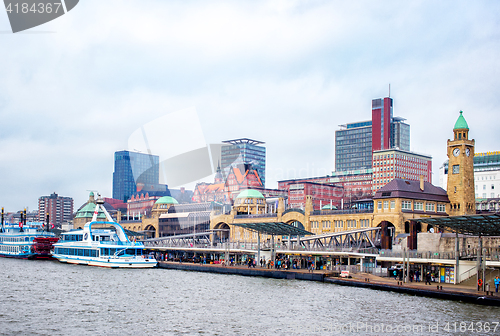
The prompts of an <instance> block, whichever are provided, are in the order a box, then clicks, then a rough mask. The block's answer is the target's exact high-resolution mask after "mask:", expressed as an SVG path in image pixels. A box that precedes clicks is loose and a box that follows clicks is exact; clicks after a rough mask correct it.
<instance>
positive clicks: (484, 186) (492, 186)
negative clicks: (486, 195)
mask: <svg viewBox="0 0 500 336" xmlns="http://www.w3.org/2000/svg"><path fill="white" fill-rule="evenodd" d="M478 187H479V186H478V185H477V184H476V190H477V189H478ZM491 189H495V185H494V184H492V185H491ZM483 190H486V184H483Z"/></svg>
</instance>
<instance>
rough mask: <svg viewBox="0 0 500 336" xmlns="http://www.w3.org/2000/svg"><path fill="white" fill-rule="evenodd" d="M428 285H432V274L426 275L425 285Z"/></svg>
mask: <svg viewBox="0 0 500 336" xmlns="http://www.w3.org/2000/svg"><path fill="white" fill-rule="evenodd" d="M427 283H428V284H429V285H430V284H431V272H427V273H426V274H425V284H426V285H427Z"/></svg>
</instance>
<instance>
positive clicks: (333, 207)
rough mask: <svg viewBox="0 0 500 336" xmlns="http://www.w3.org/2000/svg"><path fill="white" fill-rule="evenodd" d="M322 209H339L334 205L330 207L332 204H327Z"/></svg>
mask: <svg viewBox="0 0 500 336" xmlns="http://www.w3.org/2000/svg"><path fill="white" fill-rule="evenodd" d="M321 210H337V207H336V206H335V205H334V206H332V207H331V208H330V204H327V205H323V207H322V208H321Z"/></svg>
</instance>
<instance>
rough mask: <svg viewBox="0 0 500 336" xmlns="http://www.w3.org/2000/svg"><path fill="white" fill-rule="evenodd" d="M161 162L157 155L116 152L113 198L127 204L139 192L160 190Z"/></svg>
mask: <svg viewBox="0 0 500 336" xmlns="http://www.w3.org/2000/svg"><path fill="white" fill-rule="evenodd" d="M159 162H160V158H159V156H157V155H150V154H143V153H137V152H131V151H119V152H115V171H114V172H113V198H114V199H119V200H122V201H124V202H126V201H127V200H128V199H129V198H130V196H132V195H133V194H135V193H136V192H137V191H138V190H157V189H159V186H160V185H159V180H160V174H159Z"/></svg>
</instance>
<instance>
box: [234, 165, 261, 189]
mask: <svg viewBox="0 0 500 336" xmlns="http://www.w3.org/2000/svg"><path fill="white" fill-rule="evenodd" d="M231 173H232V174H233V175H234V177H235V179H236V182H237V183H238V184H239V185H242V184H244V185H246V184H248V183H245V182H248V181H247V179H248V178H249V175H254V177H255V178H256V180H257V182H258V183H259V184H260V185H262V181H261V180H260V176H259V173H258V172H257V170H255V169H253V168H249V169H247V170H246V171H244V172H243V173H242V172H241V169H240V168H239V167H234V166H231V168H230V170H229V174H228V178H227V179H226V184H227V182H228V181H229V176H230V175H231Z"/></svg>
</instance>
